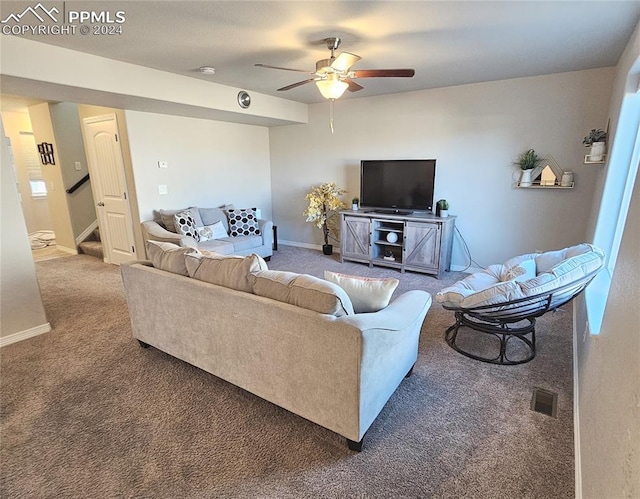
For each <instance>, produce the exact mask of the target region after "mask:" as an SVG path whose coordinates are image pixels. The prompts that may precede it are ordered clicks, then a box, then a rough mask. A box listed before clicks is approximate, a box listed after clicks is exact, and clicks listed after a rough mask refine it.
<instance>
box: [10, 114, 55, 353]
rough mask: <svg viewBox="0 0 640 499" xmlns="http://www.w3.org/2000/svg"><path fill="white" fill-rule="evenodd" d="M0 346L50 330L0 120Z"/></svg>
mask: <svg viewBox="0 0 640 499" xmlns="http://www.w3.org/2000/svg"><path fill="white" fill-rule="evenodd" d="M0 141H1V144H0V149H1V152H2V160H1V161H0V167H1V173H2V176H1V181H0V186H1V188H2V191H1V195H0V199H1V200H2V204H1V207H2V211H1V213H2V223H0V227H1V229H0V230H1V231H0V345H4V344H7V343H10V342H13V341H16V340H18V339H24V338H28V337H29V336H33V335H35V334H41V333H46V332H48V331H50V329H51V328H50V326H49V323H48V322H47V318H46V316H45V311H44V306H43V305H42V299H41V298H40V288H39V287H38V281H37V279H36V271H35V266H34V263H33V257H32V256H31V248H30V247H29V239H28V237H27V227H26V225H25V222H24V217H23V216H22V207H21V206H20V201H19V200H18V189H17V187H16V177H15V175H14V172H13V168H12V166H11V156H10V154H9V150H8V147H7V145H6V139H5V133H4V128H3V127H2V123H1V122H0Z"/></svg>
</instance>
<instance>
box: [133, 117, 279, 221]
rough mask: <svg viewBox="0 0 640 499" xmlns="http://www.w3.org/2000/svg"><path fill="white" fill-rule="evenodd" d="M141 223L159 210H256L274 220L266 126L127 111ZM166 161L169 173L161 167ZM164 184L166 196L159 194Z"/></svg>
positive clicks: (264, 216)
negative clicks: (227, 206)
mask: <svg viewBox="0 0 640 499" xmlns="http://www.w3.org/2000/svg"><path fill="white" fill-rule="evenodd" d="M125 114H126V120H127V129H128V136H129V144H130V149H131V161H132V165H133V175H134V180H135V186H136V192H137V197H138V209H139V213H140V220H149V219H152V218H153V217H154V214H153V211H154V210H158V209H178V208H185V207H189V206H200V207H215V206H220V205H222V204H234V205H235V206H236V208H248V207H254V206H255V207H257V208H260V209H261V210H262V216H263V218H270V217H271V176H270V170H269V131H268V129H267V128H265V127H261V126H254V125H242V124H234V123H225V122H218V121H209V120H202V119H196V118H185V117H178V116H168V115H162V114H153V113H143V112H137V111H126V113H125ZM158 161H166V162H167V163H168V164H169V168H166V169H163V168H158ZM158 185H166V186H167V188H168V194H166V195H161V194H159V193H158Z"/></svg>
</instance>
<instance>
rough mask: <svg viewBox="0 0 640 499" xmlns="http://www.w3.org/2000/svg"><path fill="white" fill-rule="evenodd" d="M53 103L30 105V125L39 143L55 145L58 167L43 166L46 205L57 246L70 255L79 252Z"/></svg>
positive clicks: (56, 165)
mask: <svg viewBox="0 0 640 499" xmlns="http://www.w3.org/2000/svg"><path fill="white" fill-rule="evenodd" d="M50 106H51V105H50V104H49V103H48V102H43V103H42V104H36V105H34V106H29V116H30V118H31V126H32V127H33V133H34V136H35V139H36V143H37V144H40V143H42V142H47V143H49V144H53V154H54V160H55V163H56V164H55V165H42V178H44V180H45V181H46V182H47V202H48V203H49V214H50V216H51V224H52V226H53V231H54V232H55V234H56V244H57V245H58V246H59V247H63V248H65V249H67V250H68V251H70V252H72V253H73V252H76V240H75V236H74V234H73V227H72V226H71V217H70V215H69V204H68V199H67V193H66V192H65V189H66V186H65V182H64V178H63V176H62V168H61V165H60V157H61V154H60V153H61V151H60V147H59V146H58V143H57V141H56V135H55V130H54V128H53V123H52V121H51V113H50Z"/></svg>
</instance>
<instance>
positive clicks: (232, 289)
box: [121, 245, 431, 451]
mask: <svg viewBox="0 0 640 499" xmlns="http://www.w3.org/2000/svg"><path fill="white" fill-rule="evenodd" d="M169 246H172V245H164V248H162V250H161V251H157V249H156V250H152V251H150V253H157V254H153V255H152V257H153V260H154V263H155V266H154V263H152V262H151V261H143V262H140V261H138V262H135V261H134V262H129V263H125V264H122V265H121V272H122V277H123V282H124V289H125V292H126V297H127V302H128V305H129V312H130V315H131V324H132V330H133V336H134V337H135V338H137V339H138V340H139V342H140V343H141V345H142V346H148V345H152V346H154V347H156V348H158V349H160V350H162V351H164V352H166V353H168V354H170V355H173V356H174V357H177V358H179V359H182V360H184V361H185V362H188V363H190V364H193V365H194V366H197V367H199V368H201V369H203V370H205V371H208V372H209V373H211V374H214V375H215V376H218V377H220V378H222V379H224V380H226V381H228V382H230V383H233V384H234V385H237V386H239V387H241V388H243V389H245V390H247V391H249V392H251V393H253V394H255V395H257V396H259V397H262V398H264V399H266V400H268V401H270V402H272V403H274V404H276V405H278V406H281V407H283V408H285V409H287V410H289V411H291V412H293V413H295V414H298V415H299V416H302V417H303V418H306V419H308V420H310V421H312V422H314V423H317V424H319V425H321V426H323V427H325V428H328V429H329V430H332V431H334V432H336V433H338V434H340V435H342V436H344V437H346V439H347V443H348V444H349V448H351V449H352V450H358V451H359V450H361V446H362V441H363V437H364V435H365V432H366V431H367V429H368V428H369V427H370V426H371V424H372V423H373V421H374V420H375V418H376V417H377V416H378V414H379V413H380V411H381V410H382V408H383V407H384V405H385V404H386V402H387V401H388V400H389V398H390V397H391V395H392V394H393V392H394V391H395V390H396V388H397V387H398V386H399V385H400V383H401V382H402V380H403V379H404V377H405V376H408V375H409V374H411V371H412V369H413V365H414V363H415V362H416V360H417V357H418V340H419V336H420V329H421V326H422V323H423V321H424V318H425V316H426V314H427V311H428V309H429V307H430V305H431V296H430V295H429V294H428V293H426V292H424V291H418V290H415V291H409V292H407V293H404V294H402V295H401V296H399V297H397V298H396V299H395V300H393V301H391V303H389V305H388V306H387V307H386V308H383V309H382V310H380V311H377V312H375V313H360V314H356V313H354V312H353V308H352V306H351V303H350V301H349V297H348V296H347V295H346V293H345V291H344V290H342V289H341V288H340V287H339V286H337V285H336V284H333V283H331V282H328V281H325V280H322V279H319V278H316V277H312V276H308V275H304V274H294V273H292V272H280V271H272V270H268V269H267V265H266V263H265V262H264V260H263V259H262V258H260V257H258V256H257V255H251V256H248V257H245V258H241V257H223V256H215V255H202V254H200V252H198V251H197V250H194V249H191V248H177V247H174V248H170V247H169ZM176 248H177V249H176ZM163 269H164V270H163ZM207 281H208V282H207ZM176 310H179V311H180V313H179V314H178V313H175V311H176ZM185 317H189V320H185Z"/></svg>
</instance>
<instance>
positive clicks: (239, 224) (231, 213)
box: [227, 208, 260, 237]
mask: <svg viewBox="0 0 640 499" xmlns="http://www.w3.org/2000/svg"><path fill="white" fill-rule="evenodd" d="M227 218H228V221H229V235H230V236H233V237H236V236H250V235H253V234H256V235H258V234H260V226H259V225H258V217H257V215H256V208H245V209H230V210H227Z"/></svg>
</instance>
